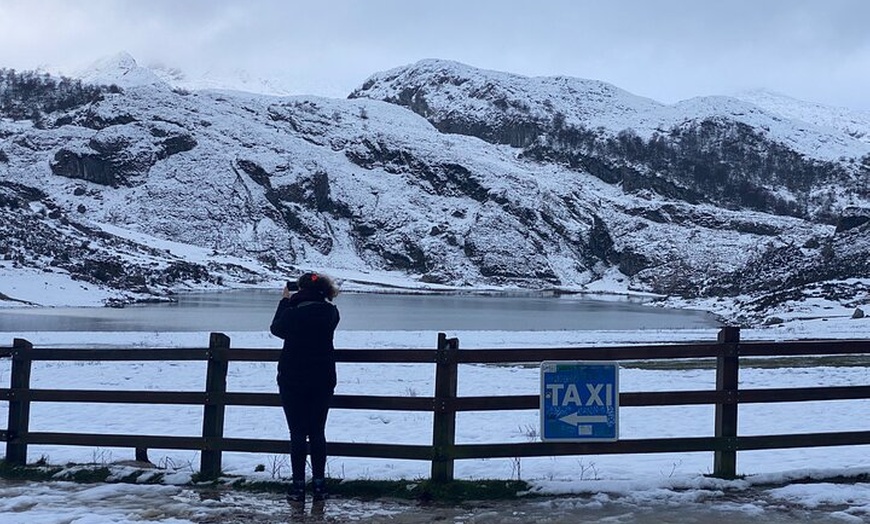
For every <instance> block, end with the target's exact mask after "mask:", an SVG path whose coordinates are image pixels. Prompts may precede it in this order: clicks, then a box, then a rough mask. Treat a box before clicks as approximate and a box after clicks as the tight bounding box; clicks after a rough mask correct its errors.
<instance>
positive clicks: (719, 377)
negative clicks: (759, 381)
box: [713, 327, 740, 479]
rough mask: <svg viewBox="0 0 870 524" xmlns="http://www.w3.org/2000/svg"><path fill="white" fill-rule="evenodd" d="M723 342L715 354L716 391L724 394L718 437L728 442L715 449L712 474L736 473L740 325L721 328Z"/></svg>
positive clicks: (719, 405)
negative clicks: (717, 353)
mask: <svg viewBox="0 0 870 524" xmlns="http://www.w3.org/2000/svg"><path fill="white" fill-rule="evenodd" d="M719 343H720V344H722V345H723V347H722V349H721V351H720V353H719V355H718V356H717V357H716V391H717V392H718V393H719V394H720V395H721V398H720V400H719V402H717V403H716V432H715V435H716V437H717V438H720V439H722V440H723V441H724V442H725V446H724V448H720V449H718V450H716V451H714V452H713V476H715V477H719V478H726V479H730V478H735V477H736V476H737V407H738V403H737V389H738V387H739V386H738V375H739V370H740V361H739V353H740V349H739V348H740V328H739V327H725V328H722V330H721V331H719Z"/></svg>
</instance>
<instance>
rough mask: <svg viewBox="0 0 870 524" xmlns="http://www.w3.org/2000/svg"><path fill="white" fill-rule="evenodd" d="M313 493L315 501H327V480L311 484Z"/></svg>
mask: <svg viewBox="0 0 870 524" xmlns="http://www.w3.org/2000/svg"><path fill="white" fill-rule="evenodd" d="M311 491H312V498H313V499H314V500H326V497H327V493H326V479H314V480H313V481H312V482H311Z"/></svg>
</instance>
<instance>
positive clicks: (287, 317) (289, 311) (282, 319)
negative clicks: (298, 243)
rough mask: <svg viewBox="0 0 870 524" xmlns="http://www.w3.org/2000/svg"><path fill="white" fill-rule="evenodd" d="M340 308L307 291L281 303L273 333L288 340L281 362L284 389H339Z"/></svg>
mask: <svg viewBox="0 0 870 524" xmlns="http://www.w3.org/2000/svg"><path fill="white" fill-rule="evenodd" d="M338 321H339V314H338V308H337V307H335V305H334V304H332V303H331V302H327V301H326V299H325V298H323V297H322V296H319V295H316V294H310V293H306V292H305V291H304V290H303V291H299V292H297V293H295V294H294V295H293V296H291V297H290V298H289V299H287V298H283V299H281V302H279V303H278V310H277V311H275V317H274V318H273V319H272V325H271V327H270V331H271V332H272V334H273V335H275V336H276V337H279V338H283V339H284V347H283V349H282V350H281V358H280V360H279V361H278V383H279V384H280V385H281V387H285V388H289V389H296V390H303V389H304V390H309V391H332V390H333V389H334V388H335V384H336V376H335V354H334V350H335V347H334V346H333V334H334V333H335V328H336V326H338Z"/></svg>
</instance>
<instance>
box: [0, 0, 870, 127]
mask: <svg viewBox="0 0 870 524" xmlns="http://www.w3.org/2000/svg"><path fill="white" fill-rule="evenodd" d="M119 51H127V52H129V53H130V54H132V55H133V56H134V57H135V58H136V60H137V61H138V62H139V63H140V64H142V65H151V64H154V63H161V64H163V65H165V66H169V67H177V68H180V69H182V70H183V71H185V72H187V74H188V75H190V76H195V75H199V74H201V73H203V72H204V71H205V70H206V69H210V70H212V71H213V72H214V73H213V74H215V75H228V74H231V72H232V71H235V70H243V71H247V72H248V73H250V74H251V75H254V76H258V77H265V78H275V79H277V80H279V81H280V82H281V83H282V84H283V85H285V86H290V87H291V88H292V89H293V91H295V92H297V93H300V94H303V93H304V94H316V95H322V96H331V97H345V96H347V94H348V93H349V92H350V91H352V90H353V89H354V88H355V87H357V86H359V85H360V84H362V83H363V82H364V81H365V79H366V78H367V77H368V76H369V75H371V74H372V73H374V72H377V71H382V70H385V69H391V68H393V67H397V66H400V65H405V64H409V63H413V62H416V61H417V60H420V59H423V58H443V59H450V60H456V61H459V62H463V63H466V64H469V65H473V66H477V67H481V68H486V69H495V70H500V71H508V72H512V73H518V74H522V75H528V76H541V75H567V76H575V77H580V78H592V79H596V80H603V81H606V82H610V83H612V84H615V85H616V86H618V87H621V88H623V89H626V90H628V91H631V92H632V93H635V94H638V95H641V96H647V97H651V98H654V99H656V100H659V101H662V102H675V101H677V100H681V99H685V98H690V97H693V96H700V95H712V94H731V93H734V92H736V91H741V90H746V89H757V88H765V89H769V90H772V91H776V92H779V93H783V94H786V95H789V96H793V97H795V98H800V99H803V100H809V101H814V102H821V103H825V104H829V105H838V106H846V107H851V108H854V109H864V110H870V95H868V93H870V1H868V0H814V1H810V0H598V1H592V0H553V1H547V0H537V1H532V0H522V1H515V0H429V1H427V0H357V1H351V0H345V1H340V0H310V1H295V0H238V1H234V0H0V67H12V68H15V69H35V68H37V67H43V68H47V69H49V70H59V71H62V72H64V73H66V74H72V73H74V72H75V71H77V70H79V69H81V68H83V67H85V66H87V65H88V64H89V63H91V62H93V61H95V60H97V59H99V58H102V57H105V56H106V55H113V54H116V53H118V52H119Z"/></svg>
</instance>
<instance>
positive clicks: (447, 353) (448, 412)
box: [431, 333, 459, 482]
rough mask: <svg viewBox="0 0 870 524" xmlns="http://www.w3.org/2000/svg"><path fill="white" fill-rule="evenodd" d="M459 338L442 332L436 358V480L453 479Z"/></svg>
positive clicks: (433, 471) (433, 473) (433, 444)
mask: <svg viewBox="0 0 870 524" xmlns="http://www.w3.org/2000/svg"><path fill="white" fill-rule="evenodd" d="M458 351H459V339H458V338H450V339H448V338H447V335H445V334H444V333H438V351H437V353H436V361H435V416H434V421H433V427H432V448H433V456H432V474H431V475H432V481H433V482H450V481H452V480H453V465H454V458H453V456H454V451H453V449H454V445H455V444H456V404H455V402H454V400H455V399H456V385H457V371H458V367H459V366H458V363H457V358H456V357H457V355H456V353H457V352H458Z"/></svg>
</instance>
